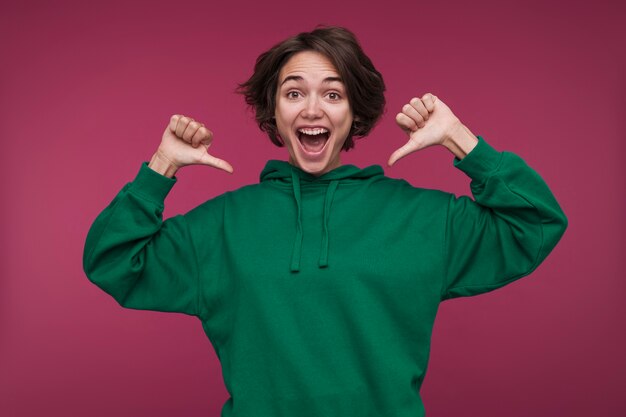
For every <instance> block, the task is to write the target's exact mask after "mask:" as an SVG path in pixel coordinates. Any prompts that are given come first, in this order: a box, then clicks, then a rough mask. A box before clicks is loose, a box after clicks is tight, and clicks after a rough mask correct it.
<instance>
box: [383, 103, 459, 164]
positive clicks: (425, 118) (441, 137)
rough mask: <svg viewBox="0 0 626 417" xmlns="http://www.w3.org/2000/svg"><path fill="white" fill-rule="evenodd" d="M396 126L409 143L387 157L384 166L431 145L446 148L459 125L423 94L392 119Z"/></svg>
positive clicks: (443, 109) (443, 108)
mask: <svg viewBox="0 0 626 417" xmlns="http://www.w3.org/2000/svg"><path fill="white" fill-rule="evenodd" d="M396 123H397V124H398V126H400V128H401V129H402V130H403V131H405V132H406V133H407V134H408V135H409V141H408V142H407V143H406V144H405V145H404V146H402V147H401V148H399V149H397V150H396V151H395V152H394V153H392V154H391V156H390V157H389V161H388V162H387V165H389V166H392V165H393V164H394V163H395V162H396V161H397V160H398V159H400V158H403V157H405V156H407V155H408V154H410V153H413V152H415V151H419V150H420V149H424V148H426V147H428V146H432V145H444V146H445V145H447V143H448V142H449V141H450V140H451V138H452V135H453V134H454V132H457V131H459V129H460V128H461V127H462V124H461V121H460V120H459V119H458V118H457V117H456V116H455V115H454V113H452V110H450V108H449V107H448V106H446V105H445V103H444V102H443V101H441V100H440V99H439V98H438V97H436V96H435V95H433V94H431V93H426V94H424V95H423V96H422V98H421V99H420V98H417V97H416V98H413V99H411V101H410V102H409V103H408V104H405V105H404V106H403V107H402V112H400V113H398V114H397V115H396Z"/></svg>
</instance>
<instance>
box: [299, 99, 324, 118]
mask: <svg viewBox="0 0 626 417" xmlns="http://www.w3.org/2000/svg"><path fill="white" fill-rule="evenodd" d="M303 116H304V117H308V118H318V117H321V116H322V106H321V105H320V102H319V99H318V98H317V97H315V96H314V95H309V96H308V97H307V99H306V102H305V104H304V111H303Z"/></svg>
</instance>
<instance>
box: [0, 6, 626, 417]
mask: <svg viewBox="0 0 626 417" xmlns="http://www.w3.org/2000/svg"><path fill="white" fill-rule="evenodd" d="M9 3H15V4H9ZM53 3H54V4H53ZM214 3H218V2H206V1H203V2H197V3H190V2H184V1H178V2H158V1H157V2H155V1H150V2H148V1H146V2H132V1H123V2H122V1H113V2H107V5H106V6H104V5H94V4H93V3H91V4H90V3H89V2H79V1H73V2H70V1H64V2H61V1H56V2H39V3H37V2H32V1H23V2H19V3H18V2H3V3H2V5H1V6H0V35H1V36H0V45H1V49H0V53H1V56H2V65H1V66H0V75H1V77H0V90H1V93H0V121H1V122H2V123H1V124H0V126H1V140H2V149H3V152H2V153H1V158H2V163H1V164H0V167H1V173H2V179H3V180H2V188H3V200H2V204H0V219H1V220H0V221H1V222H2V223H1V225H0V226H1V229H2V233H1V234H0V239H1V240H0V243H1V245H2V255H1V257H2V259H1V262H0V268H1V270H0V415H3V416H11V417H13V416H17V417H26V416H29V417H30V416H41V415H47V416H91V417H99V416H111V415H115V416H117V417H125V416H151V417H160V416H173V415H177V416H219V411H220V409H221V407H222V404H223V402H224V401H225V400H226V398H227V393H226V391H225V388H224V384H223V380H222V378H221V369H220V364H219V362H218V360H217V357H216V355H215V353H214V351H213V349H212V347H211V344H210V342H209V341H208V339H207V338H206V337H205V335H204V334H203V333H202V329H201V326H200V322H199V321H197V320H195V319H194V318H191V317H187V316H184V315H177V314H164V313H156V312H144V311H134V310H126V309H123V308H121V307H119V306H118V305H117V304H116V303H115V301H114V300H113V299H112V298H110V297H109V296H107V295H106V294H104V293H103V292H101V291H100V290H99V289H98V288H97V287H95V286H94V285H92V284H91V283H90V282H89V281H88V280H87V278H86V277H85V275H84V273H83V270H82V250H83V245H84V240H85V236H86V233H87V230H88V228H89V226H90V225H91V223H92V222H93V220H94V218H95V217H96V216H97V214H98V213H99V212H100V211H101V210H102V209H104V207H105V206H106V205H107V204H108V203H109V202H110V201H111V200H112V198H113V197H114V195H115V194H116V193H117V192H118V191H119V190H120V189H121V188H122V186H123V185H124V184H125V183H126V182H128V181H130V180H132V179H133V178H134V176H135V174H136V172H137V170H138V169H139V166H140V163H141V162H142V161H144V160H148V159H149V158H150V156H151V155H152V153H153V152H154V151H155V149H156V147H157V146H158V144H159V141H160V138H161V134H162V131H163V129H164V128H165V126H166V124H167V122H168V119H169V117H170V115H171V114H175V113H183V114H187V115H191V116H192V117H194V118H196V119H197V120H200V121H202V122H204V123H205V124H206V125H207V126H208V127H209V128H210V129H211V130H213V132H214V133H215V136H214V145H213V147H212V148H211V149H212V151H213V153H214V154H215V155H217V156H219V157H222V158H224V159H226V160H228V161H229V162H230V163H231V164H232V165H233V167H234V169H235V174H234V175H232V176H230V175H228V174H226V173H224V172H221V171H218V170H215V169H211V168H207V167H201V166H192V167H187V168H185V169H183V170H182V171H180V172H179V175H178V177H179V183H178V184H177V185H176V187H175V188H174V189H173V191H172V193H171V194H170V195H169V196H168V199H167V200H166V210H165V217H170V216H172V215H174V214H177V213H183V212H186V211H187V210H190V209H191V208H193V207H195V206H196V205H198V204H200V203H201V202H203V201H204V200H206V199H208V198H211V197H213V196H215V195H217V194H220V193H222V192H224V191H227V190H232V189H235V188H238V187H240V186H242V185H245V184H249V183H253V182H257V181H258V175H259V172H260V170H261V169H262V167H263V166H264V164H265V161H266V160H267V159H268V158H280V159H285V158H286V151H285V149H279V148H275V147H273V145H271V144H270V142H269V140H268V139H267V138H266V137H264V136H263V135H262V134H261V133H260V132H259V131H258V129H257V127H256V125H255V124H254V122H253V120H252V116H251V114H250V113H249V112H247V110H246V108H245V106H244V103H243V99H242V97H240V96H237V95H235V94H234V93H233V90H234V88H235V87H236V83H237V82H241V81H243V80H245V79H246V78H247V77H248V76H249V75H250V74H251V71H252V67H253V64H254V61H255V59H256V57H257V55H258V54H259V53H260V52H262V51H264V50H265V49H267V48H268V47H270V46H271V45H273V44H274V43H275V42H277V41H279V40H281V39H283V38H285V37H286V36H289V35H292V34H295V33H297V32H300V31H304V30H311V29H313V28H314V26H315V25H316V24H318V23H326V24H338V25H345V26H346V27H348V28H350V29H352V30H353V31H354V32H355V33H356V34H357V36H358V37H359V38H360V40H361V42H362V45H363V47H364V49H365V51H366V53H368V54H369V55H370V57H371V58H372V60H373V61H374V63H375V64H376V65H377V67H378V69H379V70H380V71H381V72H382V73H383V74H384V76H385V81H386V83H387V99H388V106H387V109H388V110H387V113H386V115H385V117H384V119H383V120H382V122H381V123H380V124H379V125H378V127H377V128H376V129H375V131H374V132H373V134H372V135H371V136H370V137H369V138H367V139H364V140H361V141H360V142H357V147H356V149H355V150H353V151H350V152H348V153H346V154H344V156H343V163H353V164H357V165H360V166H366V165H370V164H381V165H383V166H384V167H385V171H386V173H387V174H388V175H389V176H392V177H401V178H405V179H407V180H408V181H409V182H411V183H412V184H414V185H416V186H421V187H427V188H438V189H443V190H447V191H450V192H454V193H456V194H469V193H470V191H469V179H468V178H467V177H466V176H464V174H463V173H462V172H460V171H458V170H456V169H455V168H454V167H453V165H452V155H451V154H450V153H448V152H447V151H446V150H445V149H444V148H441V147H438V148H428V149H425V150H423V151H421V152H419V153H415V154H412V155H410V156H409V157H407V158H405V159H402V160H401V161H399V162H398V163H397V165H395V166H394V167H393V168H387V167H386V166H385V162H386V161H387V158H388V157H389V155H390V154H391V153H392V152H393V151H394V150H395V149H396V148H398V147H399V146H401V145H402V144H403V143H404V142H405V140H406V136H405V135H404V134H403V133H402V132H401V131H400V130H399V129H398V128H397V127H396V126H395V124H394V116H395V114H396V113H397V112H398V111H399V110H400V108H401V106H402V105H403V104H404V103H405V102H407V101H408V100H409V99H410V98H411V97H413V96H416V95H420V96H421V95H422V94H424V93H426V92H433V93H434V94H436V95H437V96H438V97H440V98H441V99H442V100H443V101H444V102H445V103H446V104H447V105H448V106H450V108H451V109H452V110H453V111H454V112H455V114H456V115H457V116H458V117H459V118H460V119H461V121H463V122H464V123H465V124H466V125H467V126H468V127H469V128H470V129H471V130H472V131H473V132H474V133H475V134H477V135H483V136H484V137H485V139H486V140H488V141H489V143H490V144H492V145H493V146H494V147H495V148H496V149H498V150H507V151H513V152H515V153H517V154H518V155H520V156H521V157H522V158H524V159H525V160H526V161H527V162H528V163H529V164H530V165H531V166H532V167H534V168H535V169H536V170H537V171H538V172H539V173H540V174H541V175H542V176H543V177H544V179H545V180H546V181H547V183H548V184H549V186H550V188H551V189H552V190H553V192H554V194H555V195H556V197H557V199H558V200H559V202H560V203H561V205H562V207H563V209H564V211H565V213H566V214H567V216H568V217H569V221H570V226H569V229H568V231H567V232H566V234H565V236H564V238H563V240H562V241H561V243H560V244H559V245H558V246H557V247H556V249H555V250H554V251H553V253H552V254H551V255H550V256H549V257H548V259H547V260H546V261H545V262H544V264H542V265H541V266H540V267H539V268H538V269H537V271H535V272H534V273H533V274H532V275H531V276H530V277H527V278H524V279H522V280H520V281H517V282H515V283H513V284H511V285H509V286H507V287H505V288H502V289H500V290H498V291H495V292H492V293H488V294H484V295H481V296H477V297H473V298H466V299H457V300H451V301H448V302H445V303H443V304H442V305H441V309H440V312H439V316H438V317H437V321H436V324H435V329H434V334H433V344H432V350H431V360H430V364H429V369H428V373H427V376H426V379H425V382H424V386H423V389H422V393H423V397H424V401H425V404H426V410H427V414H428V415H431V416H433V417H436V416H459V415H467V416H483V417H491V416H498V417H500V416H503V415H505V416H509V417H516V416H520V417H521V416H524V417H525V416H528V415H533V416H538V417H542V416H546V417H547V416H550V417H552V416H569V417H577V416H591V415H593V416H603V417H609V416H611V417H613V416H615V417H617V416H623V415H626V402H625V401H624V390H625V387H626V363H625V355H624V352H625V351H626V332H625V331H624V329H625V324H626V323H625V317H626V314H625V313H626V303H625V302H624V301H623V299H624V295H626V291H625V289H626V284H625V281H626V280H625V273H624V272H623V271H624V269H625V268H624V267H625V263H624V255H625V251H624V248H625V245H624V243H625V242H624V232H625V231H626V230H625V227H624V226H625V224H624V223H625V221H624V219H625V216H624V213H626V207H625V206H626V199H625V190H626V187H625V185H626V184H625V182H626V181H625V179H626V176H625V175H624V174H625V169H624V162H623V159H624V155H625V150H626V149H625V148H626V146H625V145H624V139H625V134H624V127H625V123H624V114H625V110H626V103H625V101H626V100H625V99H624V97H625V93H626V91H625V88H624V87H625V76H624V75H625V73H626V71H625V70H626V68H625V65H624V64H625V63H626V54H625V51H626V47H625V42H624V41H625V39H626V31H625V30H624V21H626V13H625V6H624V3H623V2H618V1H614V2H603V1H594V2H591V3H590V2H581V1H553V2H543V1H530V2H529V1H525V2H502V1H490V2H485V1H473V2H456V3H455V2H406V4H402V3H400V2H389V1H384V2H382V1H381V2H376V3H374V4H370V5H366V2H363V1H350V2H342V3H339V2H335V1H321V0H320V1H317V2H313V3H311V2H305V3H298V2H285V1H283V2H276V3H273V4H271V5H269V4H268V3H267V2H249V3H241V2H219V4H220V6H214V5H213V4H214ZM223 3H228V4H227V5H223ZM619 213H622V214H619Z"/></svg>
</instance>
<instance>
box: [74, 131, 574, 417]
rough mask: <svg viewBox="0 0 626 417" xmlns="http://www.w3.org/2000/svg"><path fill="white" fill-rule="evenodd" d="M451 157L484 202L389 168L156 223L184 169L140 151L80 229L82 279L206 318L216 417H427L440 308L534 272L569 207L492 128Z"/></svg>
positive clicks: (305, 182)
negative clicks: (425, 385)
mask: <svg viewBox="0 0 626 417" xmlns="http://www.w3.org/2000/svg"><path fill="white" fill-rule="evenodd" d="M453 165H454V167H456V168H458V169H459V170H461V171H462V172H464V173H465V174H467V175H468V176H469V177H470V178H471V183H470V188H471V191H472V194H473V197H474V199H472V198H470V197H468V196H460V197H456V196H455V195H454V194H451V193H446V192H443V191H439V190H433V189H425V188H417V187H414V186H412V185H411V184H409V183H408V182H407V181H405V180H402V179H394V178H389V177H387V176H385V174H384V171H383V168H382V167H381V166H379V165H372V166H369V167H367V168H364V169H360V168H358V167H356V166H354V165H341V166H339V167H338V168H335V169H333V170H332V171H330V172H328V173H326V174H324V175H321V176H319V177H315V176H313V175H311V174H309V173H307V172H305V171H303V170H301V169H300V168H298V167H295V166H293V165H291V164H289V163H288V162H286V161H279V160H270V161H268V162H267V164H266V165H265V167H264V169H263V170H262V172H261V175H260V181H259V183H258V184H252V185H246V186H243V187H241V188H239V189H237V190H234V191H230V192H226V193H224V194H221V195H219V196H217V197H214V198H212V199H210V200H208V201H206V202H205V203H203V204H201V205H199V206H198V207H196V208H194V209H192V210H190V211H189V212H187V213H185V214H179V215H176V216H173V217H170V218H168V219H167V220H165V221H163V218H162V212H163V208H164V200H165V197H166V196H167V194H168V193H169V192H170V190H171V189H172V187H173V186H174V184H176V181H177V178H176V177H174V178H168V177H165V176H163V175H161V174H159V173H157V172H155V171H153V170H152V169H150V168H149V167H148V163H147V162H145V161H144V162H143V163H142V164H141V166H140V169H139V172H138V173H137V176H136V177H135V179H134V180H133V181H132V182H130V183H127V184H126V185H125V186H124V187H123V188H122V189H121V191H120V192H119V193H118V194H117V195H116V196H115V198H114V199H113V201H112V202H111V203H110V204H109V205H108V206H107V207H106V208H105V209H104V210H103V211H102V212H101V213H100V214H99V216H98V217H97V218H96V220H95V221H94V223H93V225H92V226H91V229H90V230H89V233H88V235H87V239H86V244H85V248H84V256H83V266H84V270H85V272H86V275H87V276H88V277H89V279H90V280H91V281H92V282H93V283H95V284H96V285H97V286H99V287H100V288H102V289H103V290H104V291H106V292H107V293H108V294H110V295H111V296H113V297H114V299H115V300H116V301H117V302H118V303H119V304H120V305H122V306H124V307H127V308H133V309H147V310H156V311H168V312H180V313H185V314H189V315H192V316H196V317H198V318H199V319H200V320H201V322H202V326H203V329H204V331H205V333H206V335H207V336H208V338H209V340H210V341H211V344H212V346H213V348H214V349H215V352H216V354H217V357H218V358H219V360H220V363H221V365H222V372H223V379H224V383H225V386H226V389H227V390H228V393H229V394H230V397H229V398H228V400H227V401H226V402H225V403H224V404H223V408H222V413H221V416H222V417H347V416H355V417H356V416H359V417H420V416H424V415H425V410H424V406H423V403H422V400H421V398H420V387H421V385H422V382H423V380H424V376H425V373H426V369H427V365H428V359H429V351H430V342H431V333H432V329H433V324H434V320H435V315H436V313H437V309H438V306H439V303H440V302H441V301H443V300H446V299H451V298H455V297H463V296H472V295H476V294H481V293H486V292H489V291H492V290H495V289H497V288H499V287H502V286H504V285H506V284H508V283H510V282H513V281H515V280H517V279H519V278H521V277H523V276H525V275H528V274H529V273H531V272H532V271H534V270H535V269H536V268H537V266H538V265H539V264H540V263H541V262H542V261H543V260H544V259H545V258H546V256H547V255H548V254H549V253H550V251H551V250H552V249H553V248H554V246H555V245H556V244H557V242H558V241H559V239H560V238H561V236H562V234H563V233H564V231H565V229H566V226H567V219H566V217H565V215H564V213H563V211H562V210H561V208H560V207H559V204H558V203H557V201H556V200H555V198H554V196H553V195H552V193H551V192H550V190H549V188H548V186H547V185H546V184H545V182H544V181H543V180H542V178H541V177H540V176H539V175H538V174H537V173H536V172H535V171H534V170H533V169H531V168H530V167H529V166H528V165H527V164H526V163H525V162H524V161H523V160H522V159H521V158H520V157H519V156H517V155H515V154H513V153H510V152H498V151H496V150H495V149H494V148H493V147H492V146H491V145H489V144H488V143H487V142H486V141H485V140H484V138H483V137H482V136H479V137H478V144H477V145H476V147H475V148H474V149H472V150H471V151H470V153H469V154H467V155H466V156H465V157H464V158H463V159H462V160H459V159H458V158H454V160H453Z"/></svg>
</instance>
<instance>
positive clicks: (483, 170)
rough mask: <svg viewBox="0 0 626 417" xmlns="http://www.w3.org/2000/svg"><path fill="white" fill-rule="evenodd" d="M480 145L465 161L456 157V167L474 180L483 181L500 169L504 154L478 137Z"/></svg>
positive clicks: (477, 145)
mask: <svg viewBox="0 0 626 417" xmlns="http://www.w3.org/2000/svg"><path fill="white" fill-rule="evenodd" d="M477 138H478V143H477V144H476V146H475V147H474V149H472V150H471V151H470V152H469V153H468V154H467V155H465V157H464V158H463V159H459V158H457V157H456V156H455V157H454V161H453V163H454V166H455V167H456V168H458V169H460V170H461V171H463V172H465V173H466V174H467V176H469V177H470V178H471V179H473V180H479V181H480V180H483V179H487V178H489V176H490V175H491V174H492V173H493V172H494V171H496V170H497V169H498V166H499V165H500V161H501V159H502V152H498V151H497V150H495V149H494V148H493V147H492V146H491V145H489V144H488V143H487V142H486V141H485V139H483V137H482V136H477Z"/></svg>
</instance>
